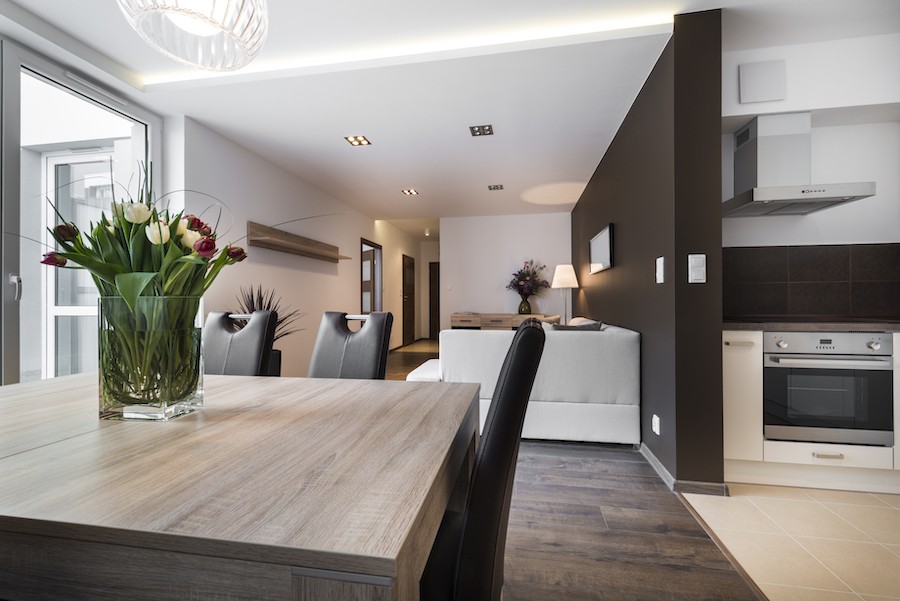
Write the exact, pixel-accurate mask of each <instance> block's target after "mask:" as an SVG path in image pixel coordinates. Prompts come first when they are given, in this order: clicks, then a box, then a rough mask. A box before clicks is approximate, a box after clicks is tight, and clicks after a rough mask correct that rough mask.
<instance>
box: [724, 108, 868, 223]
mask: <svg viewBox="0 0 900 601" xmlns="http://www.w3.org/2000/svg"><path fill="white" fill-rule="evenodd" d="M811 124H812V117H811V114H810V113H790V114H782V115H760V116H759V117H756V118H755V119H753V121H751V122H750V123H748V124H747V125H745V126H744V127H742V128H741V129H739V130H738V131H737V132H735V134H734V148H735V150H734V198H732V199H730V200H727V201H725V202H724V203H722V216H723V217H761V216H763V215H807V214H809V213H812V212H813V211H819V210H822V209H827V208H828V207H833V206H836V205H839V204H844V203H846V202H851V201H854V200H859V199H861V198H867V197H869V196H873V195H874V194H875V182H855V183H837V184H810V183H809V182H810V157H811V138H810V131H811Z"/></svg>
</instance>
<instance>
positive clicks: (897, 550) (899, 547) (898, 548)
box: [885, 545, 900, 557]
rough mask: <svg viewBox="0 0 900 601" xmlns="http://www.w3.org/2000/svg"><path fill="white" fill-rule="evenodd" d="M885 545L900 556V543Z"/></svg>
mask: <svg viewBox="0 0 900 601" xmlns="http://www.w3.org/2000/svg"><path fill="white" fill-rule="evenodd" d="M885 547H886V548H887V549H888V550H889V551H890V552H891V553H893V554H894V555H896V556H897V557H900V545H885Z"/></svg>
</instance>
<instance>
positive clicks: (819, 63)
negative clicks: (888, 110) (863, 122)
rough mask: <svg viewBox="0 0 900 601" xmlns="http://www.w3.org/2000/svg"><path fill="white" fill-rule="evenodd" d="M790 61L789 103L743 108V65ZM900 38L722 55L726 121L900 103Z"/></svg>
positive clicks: (885, 36) (899, 35) (759, 104)
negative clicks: (740, 80)
mask: <svg viewBox="0 0 900 601" xmlns="http://www.w3.org/2000/svg"><path fill="white" fill-rule="evenodd" d="M768 60H784V61H785V69H786V76H787V97H786V98H785V99H784V100H778V101H771V102H753V103H748V104H740V103H739V102H738V99H739V96H738V65H740V64H743V63H753V62H758V61H768ZM898 73H900V34H890V35H881V36H870V37H865V38H850V39H845V40H835V41H830V42H820V43H815V44H798V45H794V46H777V47H772V48H759V49H755V50H742V51H735V52H725V53H723V54H722V115H723V116H725V117H729V116H733V115H749V114H762V113H786V112H792V111H806V110H810V109H824V108H839V107H850V106H868V105H876V104H887V103H893V102H900V77H898V75H897V74H898Z"/></svg>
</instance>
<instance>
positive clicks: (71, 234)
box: [53, 223, 78, 242]
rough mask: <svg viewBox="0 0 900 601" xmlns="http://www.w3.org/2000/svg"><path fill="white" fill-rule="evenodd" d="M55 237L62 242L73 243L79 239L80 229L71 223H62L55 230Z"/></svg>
mask: <svg viewBox="0 0 900 601" xmlns="http://www.w3.org/2000/svg"><path fill="white" fill-rule="evenodd" d="M53 237H54V238H56V239H57V240H59V241H60V242H71V241H72V240H74V239H75V238H77V237H78V228H77V227H75V225H73V224H71V223H60V224H59V225H57V226H56V227H55V228H53Z"/></svg>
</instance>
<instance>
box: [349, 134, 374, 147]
mask: <svg viewBox="0 0 900 601" xmlns="http://www.w3.org/2000/svg"><path fill="white" fill-rule="evenodd" d="M344 139H345V140H347V141H348V142H350V145H351V146H369V145H370V144H371V142H369V141H368V140H367V139H366V137H365V136H344Z"/></svg>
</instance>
